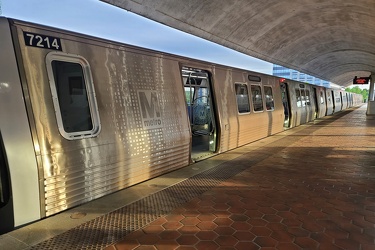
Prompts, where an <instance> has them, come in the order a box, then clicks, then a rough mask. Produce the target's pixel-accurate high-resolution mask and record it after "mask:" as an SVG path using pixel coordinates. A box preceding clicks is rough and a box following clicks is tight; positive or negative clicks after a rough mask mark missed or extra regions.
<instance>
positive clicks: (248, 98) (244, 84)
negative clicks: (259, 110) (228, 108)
mask: <svg viewBox="0 0 375 250" xmlns="http://www.w3.org/2000/svg"><path fill="white" fill-rule="evenodd" d="M236 86H245V87H246V91H247V104H248V108H249V109H248V110H249V111H247V112H240V109H239V106H238V100H237V89H236ZM234 90H235V91H234V94H235V97H236V103H237V113H238V114H240V115H246V114H250V113H251V105H250V95H249V86H248V84H247V83H243V82H235V83H234Z"/></svg>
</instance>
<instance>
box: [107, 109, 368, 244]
mask: <svg viewBox="0 0 375 250" xmlns="http://www.w3.org/2000/svg"><path fill="white" fill-rule="evenodd" d="M364 112H365V111H364V109H363V108H361V109H357V110H354V111H353V112H347V113H345V115H344V114H343V115H339V117H337V118H335V117H334V118H326V119H323V120H322V121H320V122H316V124H314V125H307V126H302V127H300V129H298V130H297V131H296V132H294V130H290V131H286V132H283V133H281V134H279V135H276V136H274V138H275V137H280V139H279V140H280V143H278V140H276V141H274V142H273V143H269V144H267V143H264V144H262V145H261V146H260V147H255V146H254V145H253V144H250V145H249V146H247V147H245V148H244V150H245V149H246V148H248V149H249V152H248V153H247V154H246V155H245V156H244V157H240V158H238V159H235V160H233V163H232V164H240V165H243V166H246V165H248V166H249V167H248V168H247V169H246V170H245V171H243V172H241V173H239V174H237V175H236V176H234V177H232V178H231V179H228V180H225V181H223V182H222V183H221V184H220V185H218V186H216V187H215V188H213V189H212V190H209V191H207V192H205V193H204V194H202V195H200V196H198V197H196V198H194V199H192V200H191V201H190V202H188V203H186V204H185V205H183V206H182V207H180V208H178V209H176V210H175V211H172V212H171V213H170V214H169V215H167V216H165V217H162V218H159V219H157V220H155V221H154V222H152V223H150V224H149V225H147V226H146V227H144V228H143V229H142V230H138V231H135V232H133V233H131V234H129V235H127V236H126V237H125V238H124V239H123V240H122V241H120V242H118V243H116V244H115V245H113V246H110V247H108V248H107V249H114V248H116V249H117V250H125V249H137V250H141V249H166V250H168V249H180V250H188V249H205V250H206V249H246V250H249V249H288V250H293V249H322V250H323V249H329V250H334V249H375V240H374V239H375V185H374V182H373V180H374V177H375V169H374V168H373V165H374V156H375V150H374V149H375V140H369V137H368V136H372V135H375V121H373V122H372V121H366V118H365V115H364ZM366 124H367V126H366ZM287 134H289V135H293V136H290V137H284V135H287ZM265 141H267V139H266V140H265ZM257 145H259V143H258V144H257ZM254 162H255V164H254Z"/></svg>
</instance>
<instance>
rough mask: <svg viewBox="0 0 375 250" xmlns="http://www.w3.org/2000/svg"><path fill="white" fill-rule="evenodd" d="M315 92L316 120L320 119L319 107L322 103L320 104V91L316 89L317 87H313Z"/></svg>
mask: <svg viewBox="0 0 375 250" xmlns="http://www.w3.org/2000/svg"><path fill="white" fill-rule="evenodd" d="M313 90H314V101H315V114H314V119H316V118H319V106H320V103H319V102H318V99H319V98H318V95H319V94H318V92H319V91H318V90H317V89H316V87H313Z"/></svg>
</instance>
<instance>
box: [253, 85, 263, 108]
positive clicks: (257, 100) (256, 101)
mask: <svg viewBox="0 0 375 250" xmlns="http://www.w3.org/2000/svg"><path fill="white" fill-rule="evenodd" d="M251 95H252V97H253V107H254V111H255V112H257V111H263V99H262V89H261V88H260V86H258V85H251Z"/></svg>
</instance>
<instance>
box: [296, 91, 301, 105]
mask: <svg viewBox="0 0 375 250" xmlns="http://www.w3.org/2000/svg"><path fill="white" fill-rule="evenodd" d="M296 102H297V107H298V108H300V107H302V100H301V92H300V90H299V89H296Z"/></svg>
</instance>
